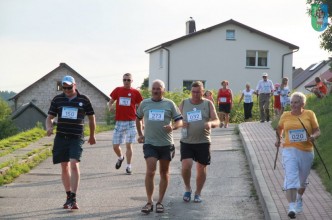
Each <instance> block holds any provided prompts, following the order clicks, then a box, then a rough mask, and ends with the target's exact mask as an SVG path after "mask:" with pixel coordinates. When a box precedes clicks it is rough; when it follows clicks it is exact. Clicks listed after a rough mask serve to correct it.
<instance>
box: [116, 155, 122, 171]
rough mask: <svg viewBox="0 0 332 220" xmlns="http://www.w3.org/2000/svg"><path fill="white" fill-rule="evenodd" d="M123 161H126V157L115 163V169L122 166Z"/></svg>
mask: <svg viewBox="0 0 332 220" xmlns="http://www.w3.org/2000/svg"><path fill="white" fill-rule="evenodd" d="M123 161H124V157H123V158H122V160H120V159H118V161H117V162H116V164H115V169H119V168H120V167H121V164H122V162H123Z"/></svg>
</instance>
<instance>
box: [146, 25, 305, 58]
mask: <svg viewBox="0 0 332 220" xmlns="http://www.w3.org/2000/svg"><path fill="white" fill-rule="evenodd" d="M229 24H232V25H237V26H239V27H242V28H244V29H247V30H248V31H250V32H252V33H256V34H259V35H261V36H263V37H266V38H269V39H271V40H274V41H277V42H279V43H281V44H284V45H286V46H288V47H289V49H292V50H295V49H299V47H298V46H296V45H294V44H291V43H288V42H286V41H283V40H281V39H279V38H276V37H273V36H271V35H269V34H266V33H264V32H261V31H259V30H257V29H254V28H252V27H249V26H247V25H244V24H242V23H240V22H237V21H235V20H233V19H230V20H228V21H225V22H222V23H219V24H217V25H214V26H211V27H209V28H205V29H202V30H200V31H197V32H193V33H191V34H188V35H185V36H182V37H179V38H176V39H174V40H171V41H167V42H165V43H162V44H160V45H158V46H155V47H152V48H150V49H147V50H146V51H145V52H146V53H151V52H153V51H155V50H158V49H160V48H162V47H168V46H170V45H172V44H173V43H176V42H179V41H182V40H185V39H188V38H191V37H194V36H197V35H200V34H202V33H206V32H210V31H212V30H213V29H215V28H219V27H222V26H225V25H229Z"/></svg>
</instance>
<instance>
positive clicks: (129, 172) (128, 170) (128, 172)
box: [126, 167, 132, 175]
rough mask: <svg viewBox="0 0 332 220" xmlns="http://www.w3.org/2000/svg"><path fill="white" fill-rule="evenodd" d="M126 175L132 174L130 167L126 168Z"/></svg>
mask: <svg viewBox="0 0 332 220" xmlns="http://www.w3.org/2000/svg"><path fill="white" fill-rule="evenodd" d="M126 173H127V174H128V175H131V174H132V172H131V167H127V168H126Z"/></svg>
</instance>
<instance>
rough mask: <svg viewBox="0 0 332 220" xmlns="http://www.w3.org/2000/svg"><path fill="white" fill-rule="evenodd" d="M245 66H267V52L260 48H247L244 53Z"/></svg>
mask: <svg viewBox="0 0 332 220" xmlns="http://www.w3.org/2000/svg"><path fill="white" fill-rule="evenodd" d="M246 66H247V67H267V66H268V52H267V51H262V50H247V53H246Z"/></svg>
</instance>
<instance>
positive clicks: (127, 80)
mask: <svg viewBox="0 0 332 220" xmlns="http://www.w3.org/2000/svg"><path fill="white" fill-rule="evenodd" d="M122 81H123V82H131V79H123V80H122Z"/></svg>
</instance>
